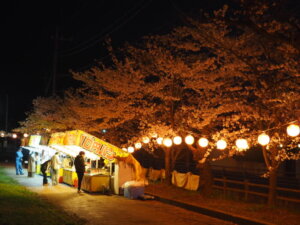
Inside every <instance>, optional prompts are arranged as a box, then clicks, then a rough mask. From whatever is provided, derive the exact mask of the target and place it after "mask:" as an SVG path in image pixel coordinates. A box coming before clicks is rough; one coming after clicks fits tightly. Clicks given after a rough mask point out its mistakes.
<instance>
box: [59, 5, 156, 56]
mask: <svg viewBox="0 0 300 225" xmlns="http://www.w3.org/2000/svg"><path fill="white" fill-rule="evenodd" d="M150 2H152V0H150V1H148V2H146V3H145V1H143V2H142V3H141V4H140V5H139V6H138V7H134V9H132V10H130V12H129V13H131V12H132V11H135V10H136V12H133V14H132V15H129V17H128V18H127V19H125V20H123V22H121V23H119V24H117V25H116V26H115V27H114V28H113V26H114V24H112V25H110V26H109V27H108V28H106V29H105V30H107V32H106V33H105V34H103V33H104V32H102V33H101V34H97V35H95V36H94V37H92V38H90V39H88V40H87V41H85V42H83V43H81V44H79V45H77V46H75V47H73V48H71V49H69V50H68V51H65V52H67V53H61V54H60V55H61V56H62V57H64V56H70V55H74V54H77V53H79V52H82V51H84V50H86V49H89V48H90V47H92V46H94V45H96V44H97V43H99V41H101V40H103V39H105V37H107V36H108V35H110V34H112V33H113V32H115V31H116V30H118V29H120V28H121V27H122V26H124V25H125V24H127V23H128V22H129V21H131V20H132V19H133V18H134V17H135V16H136V15H137V14H139V13H140V12H141V11H142V10H143V9H144V8H146V7H147V6H148V5H149V4H150ZM127 14H128V13H127ZM127 14H126V15H127ZM123 18H124V17H122V18H120V19H118V20H117V21H119V20H121V19H123ZM111 27H112V29H111V30H110V31H109V29H110V28H111ZM89 42H90V43H89ZM84 45H85V46H84ZM80 46H83V47H82V48H80Z"/></svg>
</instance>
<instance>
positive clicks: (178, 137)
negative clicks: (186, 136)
mask: <svg viewBox="0 0 300 225" xmlns="http://www.w3.org/2000/svg"><path fill="white" fill-rule="evenodd" d="M173 142H174V144H175V145H180V144H181V142H182V138H181V137H180V136H176V137H174V138H173Z"/></svg>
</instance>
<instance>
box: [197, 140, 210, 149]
mask: <svg viewBox="0 0 300 225" xmlns="http://www.w3.org/2000/svg"><path fill="white" fill-rule="evenodd" d="M198 144H199V145H200V147H202V148H205V147H207V146H208V140H207V139H206V138H200V139H199V141H198Z"/></svg>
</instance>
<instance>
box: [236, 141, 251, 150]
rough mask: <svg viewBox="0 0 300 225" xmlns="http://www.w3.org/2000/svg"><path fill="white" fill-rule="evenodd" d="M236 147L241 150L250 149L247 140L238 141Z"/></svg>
mask: <svg viewBox="0 0 300 225" xmlns="http://www.w3.org/2000/svg"><path fill="white" fill-rule="evenodd" d="M235 145H236V147H237V148H238V149H239V150H246V149H248V148H249V145H248V142H247V140H246V139H242V138H241V139H237V140H236V141H235Z"/></svg>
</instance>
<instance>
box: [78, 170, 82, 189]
mask: <svg viewBox="0 0 300 225" xmlns="http://www.w3.org/2000/svg"><path fill="white" fill-rule="evenodd" d="M77 177H78V191H80V190H81V182H82V178H83V173H77Z"/></svg>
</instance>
